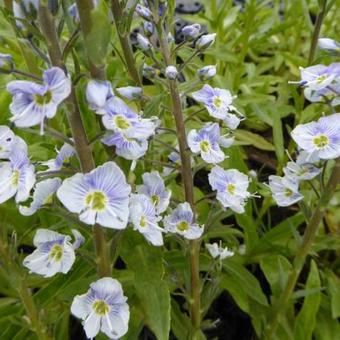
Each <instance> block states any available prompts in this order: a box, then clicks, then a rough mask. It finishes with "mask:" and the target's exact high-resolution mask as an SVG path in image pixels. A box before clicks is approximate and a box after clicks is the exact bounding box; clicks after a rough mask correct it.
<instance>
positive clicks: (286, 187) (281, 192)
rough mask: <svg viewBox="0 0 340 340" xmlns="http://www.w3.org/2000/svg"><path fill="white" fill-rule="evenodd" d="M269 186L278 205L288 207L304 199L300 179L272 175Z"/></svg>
mask: <svg viewBox="0 0 340 340" xmlns="http://www.w3.org/2000/svg"><path fill="white" fill-rule="evenodd" d="M269 187H270V190H271V192H272V195H273V198H274V200H275V202H276V203H277V205H278V206H281V207H287V206H289V205H292V204H294V203H296V202H298V201H301V200H302V199H303V196H302V195H301V194H300V193H299V191H298V190H299V183H298V181H296V180H294V179H292V178H289V177H286V176H285V177H280V176H274V175H271V176H269Z"/></svg>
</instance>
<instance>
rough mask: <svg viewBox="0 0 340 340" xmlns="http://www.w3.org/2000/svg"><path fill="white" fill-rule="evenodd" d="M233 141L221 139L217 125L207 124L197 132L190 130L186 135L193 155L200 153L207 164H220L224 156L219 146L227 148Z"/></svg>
mask: <svg viewBox="0 0 340 340" xmlns="http://www.w3.org/2000/svg"><path fill="white" fill-rule="evenodd" d="M232 142H233V139H226V138H222V137H221V135H220V127H219V125H218V124H217V123H213V124H207V125H206V126H205V127H203V128H202V129H201V130H199V131H198V132H197V131H196V130H191V131H190V132H189V134H188V145H189V148H190V150H191V151H192V152H193V153H200V155H201V157H202V158H203V160H204V161H206V162H207V163H213V164H215V163H220V162H222V161H223V160H224V159H225V154H224V153H223V151H222V150H221V148H220V145H222V146H224V147H228V146H230V145H231V144H232Z"/></svg>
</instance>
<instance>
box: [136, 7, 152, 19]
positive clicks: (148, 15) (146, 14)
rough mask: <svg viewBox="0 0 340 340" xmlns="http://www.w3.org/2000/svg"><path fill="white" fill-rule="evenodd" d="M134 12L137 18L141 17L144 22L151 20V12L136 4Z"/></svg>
mask: <svg viewBox="0 0 340 340" xmlns="http://www.w3.org/2000/svg"><path fill="white" fill-rule="evenodd" d="M136 12H137V14H138V15H139V16H141V17H142V18H143V19H145V20H151V19H152V12H151V11H150V10H149V9H148V8H147V7H145V6H142V5H139V4H138V5H137V6H136Z"/></svg>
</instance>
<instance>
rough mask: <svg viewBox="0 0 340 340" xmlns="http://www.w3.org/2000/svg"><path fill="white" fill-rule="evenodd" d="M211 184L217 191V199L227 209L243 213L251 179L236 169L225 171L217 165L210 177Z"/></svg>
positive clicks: (248, 195)
mask: <svg viewBox="0 0 340 340" xmlns="http://www.w3.org/2000/svg"><path fill="white" fill-rule="evenodd" d="M208 178H209V183H210V185H211V187H212V189H213V190H216V191H217V195H216V198H217V200H218V201H220V202H221V204H222V206H223V207H225V208H230V209H232V210H233V211H235V212H236V213H239V214H240V213H243V212H244V206H245V204H246V200H247V199H248V198H249V197H250V196H251V195H250V193H249V192H248V186H249V177H248V176H247V175H245V174H243V173H242V172H240V171H238V170H236V169H229V170H224V169H222V168H221V167H219V166H217V165H215V166H214V167H213V168H212V170H211V172H210V174H209V176H208Z"/></svg>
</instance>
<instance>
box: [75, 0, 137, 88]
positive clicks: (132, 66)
mask: <svg viewBox="0 0 340 340" xmlns="http://www.w3.org/2000/svg"><path fill="white" fill-rule="evenodd" d="M78 1H79V0H78ZM111 8H112V14H113V18H114V22H115V26H116V30H117V34H118V37H119V41H120V45H121V47H122V51H123V54H124V59H125V62H126V67H127V71H128V72H129V74H130V77H131V78H132V80H133V81H134V83H135V84H136V85H137V86H140V87H141V86H142V82H141V79H140V77H139V73H138V70H137V67H136V61H135V58H134V56H133V52H132V48H131V44H130V39H129V36H128V34H127V33H126V32H124V33H122V32H121V31H120V24H121V22H122V19H123V10H122V8H121V5H120V3H119V0H112V2H111Z"/></svg>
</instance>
